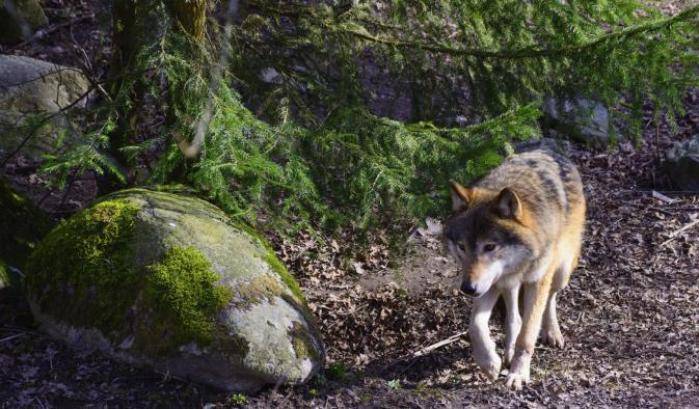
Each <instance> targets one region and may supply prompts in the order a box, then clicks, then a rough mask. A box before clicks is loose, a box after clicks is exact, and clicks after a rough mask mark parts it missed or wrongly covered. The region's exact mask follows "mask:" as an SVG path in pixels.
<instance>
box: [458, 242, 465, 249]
mask: <svg viewBox="0 0 699 409" xmlns="http://www.w3.org/2000/svg"><path fill="white" fill-rule="evenodd" d="M458 246H459V249H461V251H466V245H465V244H464V242H463V241H460V242H459V244H458Z"/></svg>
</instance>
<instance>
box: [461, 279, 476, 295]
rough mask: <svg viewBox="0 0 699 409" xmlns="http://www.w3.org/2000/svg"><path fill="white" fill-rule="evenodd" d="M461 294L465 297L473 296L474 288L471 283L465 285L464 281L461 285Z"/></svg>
mask: <svg viewBox="0 0 699 409" xmlns="http://www.w3.org/2000/svg"><path fill="white" fill-rule="evenodd" d="M461 292H463V293H464V294H466V295H475V294H476V287H474V286H472V285H471V283H467V282H466V281H464V282H462V283H461Z"/></svg>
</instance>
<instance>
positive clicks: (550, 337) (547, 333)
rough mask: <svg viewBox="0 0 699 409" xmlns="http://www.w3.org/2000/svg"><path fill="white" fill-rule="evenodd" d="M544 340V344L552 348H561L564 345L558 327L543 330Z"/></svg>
mask: <svg viewBox="0 0 699 409" xmlns="http://www.w3.org/2000/svg"><path fill="white" fill-rule="evenodd" d="M544 342H545V343H546V345H549V346H552V347H554V348H563V347H564V346H565V341H564V340H563V334H561V330H560V329H558V328H556V329H546V330H544Z"/></svg>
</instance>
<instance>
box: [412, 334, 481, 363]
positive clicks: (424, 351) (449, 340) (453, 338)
mask: <svg viewBox="0 0 699 409" xmlns="http://www.w3.org/2000/svg"><path fill="white" fill-rule="evenodd" d="M467 333H468V331H463V332H459V333H458V334H454V335H452V336H450V337H449V338H447V339H443V340H441V341H439V342H437V343H435V344H432V345H429V346H426V347H424V348H422V349H419V350H417V351H415V352H413V357H415V358H417V357H420V356H424V355H427V354H429V353H430V352H432V351H434V350H435V349H439V348H441V347H443V346H445V345H449V344H453V343H454V342H456V341H458V340H459V339H461V337H463V336H464V335H466V334H467Z"/></svg>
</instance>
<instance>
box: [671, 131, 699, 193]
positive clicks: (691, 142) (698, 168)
mask: <svg viewBox="0 0 699 409" xmlns="http://www.w3.org/2000/svg"><path fill="white" fill-rule="evenodd" d="M666 158H667V171H668V174H669V176H670V180H671V181H672V184H673V185H674V186H675V187H677V188H678V189H680V190H687V191H695V192H699V135H695V136H694V137H693V138H691V139H688V140H686V141H684V142H681V143H680V142H675V144H674V145H673V146H672V148H670V150H668V152H667V155H666Z"/></svg>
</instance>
